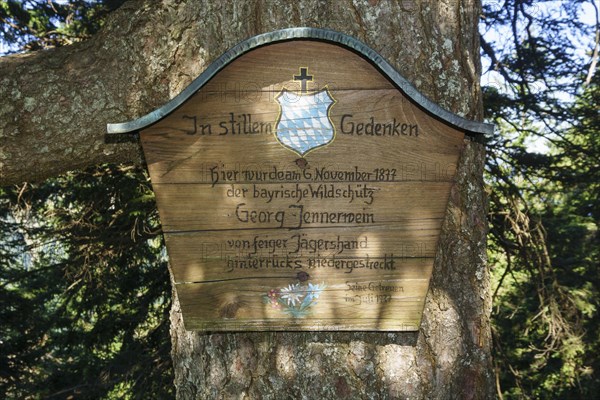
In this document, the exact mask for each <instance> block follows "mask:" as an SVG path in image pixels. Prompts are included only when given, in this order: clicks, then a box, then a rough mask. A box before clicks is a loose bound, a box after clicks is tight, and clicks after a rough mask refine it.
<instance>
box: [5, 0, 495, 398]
mask: <svg viewBox="0 0 600 400" xmlns="http://www.w3.org/2000/svg"><path fill="white" fill-rule="evenodd" d="M479 13H480V5H479V1H478V0H435V1H432V0H397V1H378V0H370V1H350V0H345V1H335V2H323V1H318V0H302V1H299V0H272V1H271V0H266V1H257V0H243V1H236V2H226V1H218V2H215V1H210V0H204V1H192V0H162V1H156V0H152V1H142V0H132V1H130V2H128V3H126V4H125V5H124V6H123V7H122V8H121V9H120V10H118V11H117V12H115V13H114V15H113V16H112V18H111V19H110V20H109V22H108V23H107V26H106V27H105V28H104V29H103V31H102V32H101V33H100V34H99V35H97V36H96V37H95V38H93V39H92V40H90V41H88V42H85V43H82V44H79V45H75V46H70V47H66V48H60V49H56V50H52V51H44V52H38V53H34V54H29V55H24V56H11V57H4V58H1V59H0V77H1V78H0V98H1V99H2V103H0V140H1V143H2V146H1V147H0V184H10V183H17V182H22V181H24V180H39V179H43V178H45V177H48V176H52V175H56V174H58V173H61V172H64V171H67V170H70V169H74V168H80V167H84V166H87V165H90V164H93V163H99V162H106V161H135V162H140V161H141V156H140V151H139V148H138V145H137V143H136V142H135V141H134V142H133V143H114V141H112V142H109V143H106V140H105V130H106V123H108V122H121V121H127V120H131V119H133V118H136V117H139V116H141V115H143V114H145V113H147V112H149V111H152V110H153V109H155V108H157V107H158V106H160V105H162V104H164V103H165V102H166V101H167V100H168V99H169V98H171V97H173V96H174V95H176V94H177V93H179V92H180V91H181V90H182V89H183V88H184V87H185V86H186V85H187V84H189V83H190V82H191V81H192V80H193V79H194V78H195V77H197V76H198V75H199V74H200V72H201V71H202V70H203V69H204V68H206V66H208V65H209V63H210V62H211V61H212V60H214V59H215V58H216V57H218V56H219V55H220V54H221V53H223V52H224V51H225V50H227V49H228V48H229V47H231V46H233V45H235V44H236V43H238V42H240V41H242V40H243V39H245V38H247V37H250V36H253V35H256V34H259V33H263V32H268V31H272V30H276V29H280V28H285V27H293V26H312V27H322V28H329V29H333V30H338V31H340V32H343V33H346V34H348V35H351V36H354V37H357V38H358V39H360V40H362V41H364V42H365V43H366V44H367V45H369V46H370V47H372V48H373V49H375V50H376V51H378V52H379V53H380V54H381V55H383V56H384V57H385V58H386V59H387V60H388V61H390V63H391V64H392V65H394V66H395V67H396V68H397V69H398V70H399V71H400V73H401V74H402V75H403V76H404V77H406V78H407V79H408V80H409V81H410V82H412V83H413V85H414V86H416V87H417V88H418V89H419V90H420V91H421V92H423V93H424V94H425V95H427V96H428V97H429V98H430V99H432V100H433V101H435V102H437V103H439V104H440V105H441V106H442V107H445V108H447V109H449V110H451V111H453V112H455V113H458V114H460V115H463V116H465V117H467V118H470V119H479V118H481V111H482V110H481V97H480V88H479V73H480V65H479V42H478V32H477V24H478V18H479ZM483 157H484V151H483V148H482V146H481V145H479V144H476V143H471V142H469V143H468V144H467V145H466V147H465V150H464V152H463V154H462V157H461V161H460V165H459V169H458V174H457V179H456V184H455V186H454V188H453V190H452V194H451V199H450V203H449V206H448V210H447V216H446V220H445V223H444V227H443V231H442V235H441V238H440V243H439V246H438V252H437V256H436V263H435V266H434V272H433V278H432V281H431V285H430V289H429V293H428V295H427V300H426V305H425V312H424V317H423V323H422V326H421V330H420V331H419V332H416V333H406V332H403V333H364V332H355V333H349V332H345V333H344V332H312V333H285V332H276V333H235V334H208V335H207V334H197V333H194V332H186V331H185V330H184V329H183V324H182V321H181V318H180V311H179V307H178V302H177V300H176V299H175V301H174V306H173V310H172V315H171V321H172V341H173V351H172V354H173V360H174V366H175V384H176V386H177V393H178V398H179V399H196V398H199V399H205V398H244V397H247V398H252V399H255V398H275V397H276V396H277V397H282V398H310V399H313V398H314V399H327V398H427V399H431V398H457V399H484V398H486V399H487V398H493V397H494V384H493V382H494V381H493V373H492V368H491V356H490V340H491V337H490V324H489V312H490V305H491V299H490V293H489V276H488V271H487V269H486V260H485V234H486V218H485V211H486V210H485V194H484V190H483V181H482V171H483Z"/></svg>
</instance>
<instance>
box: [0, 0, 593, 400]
mask: <svg viewBox="0 0 600 400" xmlns="http://www.w3.org/2000/svg"><path fill="white" fill-rule="evenodd" d="M402 1H406V0H402ZM123 3H125V0H99V1H85V0H68V1H67V0H63V1H51V0H24V1H12V0H8V1H4V0H1V1H0V23H1V25H0V54H2V55H7V54H11V53H18V52H30V51H43V50H45V49H48V48H52V47H57V46H65V45H69V44H72V43H75V42H79V41H83V40H86V39H87V38H89V37H91V36H92V35H94V34H95V33H96V32H97V31H98V30H100V29H101V28H102V25H103V23H104V21H105V19H106V17H107V16H108V15H109V14H110V12H112V11H114V10H115V9H117V8H118V7H120V6H121V5H122V4H123ZM414 3H415V4H418V3H419V2H416V1H415V2H414ZM599 20H600V18H599V2H598V1H597V0H570V1H533V0H496V1H484V2H483V12H482V15H481V21H480V39H481V56H482V62H483V66H484V74H483V77H482V86H483V91H484V108H485V117H486V121H487V122H491V123H494V124H496V127H497V132H496V134H495V135H494V137H493V138H491V140H490V141H489V142H488V143H487V144H486V146H487V161H486V172H485V173H486V177H485V178H486V183H487V185H488V196H489V200H490V204H489V214H488V222H489V236H488V258H489V267H490V269H491V271H492V276H493V279H494V284H493V290H494V293H493V296H494V297H493V298H494V307H493V310H492V313H493V314H492V318H493V338H494V359H495V369H496V377H497V392H498V395H499V397H500V398H505V399H517V398H519V399H521V398H557V399H558V398H561V399H578V398H581V399H587V398H593V397H594V396H595V394H596V393H598V391H599V390H600V375H599V374H598V371H600V356H599V355H600V326H599V325H600V318H598V312H599V310H598V307H599V304H598V302H599V300H600V297H599V296H598V290H599V289H600V268H599V267H600V265H599V260H600V254H599V253H600V234H599V232H598V227H599V225H600V197H599V196H600V136H599V133H600V112H599V111H600V110H599V106H598V104H600V87H599V84H600V78H599V77H598V73H597V72H598V51H599V41H600V21H599ZM0 101H1V102H2V103H5V102H7V101H10V99H1V100H0ZM0 106H2V104H0ZM111 122H112V121H111ZM0 140H1V139H0ZM0 145H1V142H0ZM170 290H171V289H170V283H169V276H168V270H167V258H166V252H165V247H164V242H163V239H162V235H161V227H160V222H159V220H158V215H157V211H156V206H155V203H154V196H153V193H152V190H151V186H150V182H149V180H148V176H147V172H146V170H145V169H144V168H143V167H139V166H133V165H115V164H107V165H98V166H96V167H94V168H91V169H87V170H83V171H72V172H70V173H67V174H64V175H62V176H58V177H54V178H51V179H48V180H46V181H44V182H35V183H23V184H21V185H17V186H10V187H2V188H0V397H2V398H69V396H75V397H76V398H90V399H92V398H93V399H96V398H107V399H111V398H115V399H122V398H140V399H142V398H143V399H149V398H172V397H173V396H174V386H173V385H172V381H173V377H172V374H173V371H172V366H171V360H170V354H169V352H170V339H169V333H168V330H169V318H168V312H169V307H170V297H171V293H170Z"/></svg>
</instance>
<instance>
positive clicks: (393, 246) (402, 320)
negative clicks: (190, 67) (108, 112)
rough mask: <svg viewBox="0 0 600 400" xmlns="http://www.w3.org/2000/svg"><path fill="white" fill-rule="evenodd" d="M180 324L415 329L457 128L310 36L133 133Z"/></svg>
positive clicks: (254, 59)
mask: <svg viewBox="0 0 600 400" xmlns="http://www.w3.org/2000/svg"><path fill="white" fill-rule="evenodd" d="M140 137H141V142H142V146H143V148H144V153H145V157H146V160H147V163H148V169H149V171H150V175H151V179H152V185H153V187H154V191H155V192H156V199H157V205H158V209H159V213H160V218H161V222H162V226H163V232H164V234H165V238H166V243H167V249H168V253H169V257H170V263H171V267H172V271H173V275H174V279H175V284H176V290H177V293H178V296H179V299H180V302H181V307H182V312H183V318H184V322H185V326H186V328H187V329H190V330H203V331H222V330H225V331H227V330H231V331H244V330H388V331H389V330H416V329H418V327H419V324H420V321H421V318H422V312H423V305H424V299H425V296H426V294H427V289H428V284H429V279H430V277H431V271H432V266H433V261H434V256H435V253H436V248H437V242H438V238H439V233H440V230H441V224H442V221H443V219H444V215H445V212H446V206H447V202H448V197H449V193H450V190H451V188H452V184H453V179H454V175H455V172H456V165H457V162H458V157H459V155H460V151H461V149H462V146H463V139H464V133H463V132H460V131H458V130H456V129H455V128H452V127H450V126H448V125H446V124H445V123H443V122H441V121H440V120H439V119H437V118H436V117H435V116H433V115H429V114H427V113H426V112H424V111H423V110H422V109H420V108H419V107H418V106H416V105H415V104H413V103H412V102H411V101H409V100H408V99H407V97H405V95H404V94H403V93H402V92H401V91H399V90H398V89H397V88H396V87H395V86H394V85H393V84H392V83H390V81H389V80H388V79H387V78H386V77H385V76H384V75H382V74H381V73H380V72H379V71H378V70H377V69H376V68H375V67H374V66H373V65H371V64H370V63H369V62H368V61H366V60H365V59H363V58H361V57H360V56H358V55H357V54H355V53H353V52H351V51H349V50H346V49H344V48H342V47H340V46H337V45H333V44H328V43H323V42H318V41H308V40H301V41H291V42H284V43H278V44H271V45H266V46H264V47H261V48H258V49H255V50H253V51H250V52H249V53H247V54H245V55H243V56H241V57H240V58H238V59H237V60H235V61H234V62H232V63H231V64H229V65H228V66H227V67H225V68H224V69H223V70H222V71H221V72H220V73H219V74H218V75H217V76H216V77H214V78H213V79H212V80H211V81H209V82H208V84H207V85H205V86H204V87H203V88H202V89H200V90H199V91H198V92H197V93H196V94H195V95H194V96H192V97H191V98H190V99H189V100H188V101H187V102H186V103H185V104H183V105H182V106H181V107H180V108H178V109H177V110H175V111H174V112H173V113H172V114H170V115H169V116H167V117H166V118H164V119H162V120H161V121H159V122H157V123H156V124H154V125H153V126H151V127H149V128H147V129H145V130H144V131H142V132H141V135H140Z"/></svg>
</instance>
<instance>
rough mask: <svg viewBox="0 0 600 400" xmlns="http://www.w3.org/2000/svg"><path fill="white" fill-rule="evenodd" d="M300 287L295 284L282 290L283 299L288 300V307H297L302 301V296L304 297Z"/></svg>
mask: <svg viewBox="0 0 600 400" xmlns="http://www.w3.org/2000/svg"><path fill="white" fill-rule="evenodd" d="M299 287H300V285H298V284H297V283H294V284H291V285H289V286H288V287H285V288H283V289H281V298H282V299H285V300H287V303H288V305H290V304H291V305H295V304H296V302H297V301H298V302H299V301H300V296H302V292H299V291H298V289H299Z"/></svg>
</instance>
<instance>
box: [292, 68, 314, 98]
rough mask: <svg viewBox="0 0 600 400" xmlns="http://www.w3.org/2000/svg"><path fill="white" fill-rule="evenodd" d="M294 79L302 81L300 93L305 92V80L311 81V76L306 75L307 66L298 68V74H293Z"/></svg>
mask: <svg viewBox="0 0 600 400" xmlns="http://www.w3.org/2000/svg"><path fill="white" fill-rule="evenodd" d="M294 80H295V81H301V82H302V93H306V82H308V81H310V82H312V80H313V76H312V75H308V68H300V75H294Z"/></svg>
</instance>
